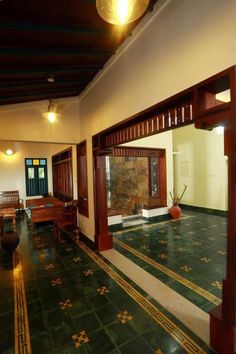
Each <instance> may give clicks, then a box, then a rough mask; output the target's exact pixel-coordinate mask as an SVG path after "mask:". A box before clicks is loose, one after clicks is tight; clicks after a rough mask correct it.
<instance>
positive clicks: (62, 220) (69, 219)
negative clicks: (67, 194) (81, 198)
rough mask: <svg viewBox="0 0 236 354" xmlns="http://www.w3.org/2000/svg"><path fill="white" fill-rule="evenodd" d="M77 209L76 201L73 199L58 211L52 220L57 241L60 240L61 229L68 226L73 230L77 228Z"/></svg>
mask: <svg viewBox="0 0 236 354" xmlns="http://www.w3.org/2000/svg"><path fill="white" fill-rule="evenodd" d="M77 209H78V202H77V200H74V201H73V202H69V203H67V204H66V206H65V207H63V208H62V209H60V210H59V211H58V213H57V218H56V219H55V220H54V233H55V236H56V237H57V239H58V241H59V242H60V240H61V229H64V228H65V229H66V228H70V229H72V231H74V230H75V229H76V228H77Z"/></svg>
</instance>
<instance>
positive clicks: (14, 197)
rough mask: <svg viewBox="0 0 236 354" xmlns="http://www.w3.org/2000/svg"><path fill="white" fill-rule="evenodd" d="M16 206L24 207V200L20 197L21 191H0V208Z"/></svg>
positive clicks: (18, 207) (15, 207)
mask: <svg viewBox="0 0 236 354" xmlns="http://www.w3.org/2000/svg"><path fill="white" fill-rule="evenodd" d="M2 208H4V209H5V208H14V209H19V210H20V211H21V210H22V209H23V200H22V199H20V196H19V191H1V192H0V209H2Z"/></svg>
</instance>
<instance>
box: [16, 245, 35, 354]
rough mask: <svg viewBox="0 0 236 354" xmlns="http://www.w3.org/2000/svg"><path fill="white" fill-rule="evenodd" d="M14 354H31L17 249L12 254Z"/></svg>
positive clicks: (22, 279)
mask: <svg viewBox="0 0 236 354" xmlns="http://www.w3.org/2000/svg"><path fill="white" fill-rule="evenodd" d="M13 281H14V327H15V354H32V350H31V342H30V331H29V321H28V312H27V304H26V296H25V287H24V277H23V270H22V263H21V258H20V251H19V247H18V248H17V250H15V251H14V253H13Z"/></svg>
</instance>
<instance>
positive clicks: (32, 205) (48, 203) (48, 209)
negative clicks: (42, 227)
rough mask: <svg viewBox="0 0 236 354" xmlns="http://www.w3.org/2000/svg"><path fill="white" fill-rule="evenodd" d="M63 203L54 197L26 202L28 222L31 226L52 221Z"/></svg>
mask: <svg viewBox="0 0 236 354" xmlns="http://www.w3.org/2000/svg"><path fill="white" fill-rule="evenodd" d="M63 206H64V203H63V202H62V201H60V200H58V199H56V198H54V197H43V198H37V199H28V200H26V207H27V208H29V209H30V221H31V224H32V225H33V224H34V223H37V222H43V221H54V220H55V219H56V218H57V213H58V210H60V209H61V208H62V207H63Z"/></svg>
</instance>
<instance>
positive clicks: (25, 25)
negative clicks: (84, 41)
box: [0, 21, 131, 36]
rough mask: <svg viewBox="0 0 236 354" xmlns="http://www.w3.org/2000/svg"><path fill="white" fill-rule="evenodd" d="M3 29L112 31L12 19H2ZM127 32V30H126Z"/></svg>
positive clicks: (95, 33)
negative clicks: (13, 20)
mask: <svg viewBox="0 0 236 354" xmlns="http://www.w3.org/2000/svg"><path fill="white" fill-rule="evenodd" d="M0 29H1V30H17V31H25V32H27V31H28V32H58V33H76V34H79V35H86V36H87V35H91V36H104V35H105V36H109V35H111V32H110V31H109V30H108V29H104V28H103V29H93V28H85V27H83V26H76V25H68V24H64V25H56V24H49V23H47V24H45V23H43V24H42V23H32V22H11V21H1V22H0ZM124 32H125V30H124ZM112 33H113V34H115V33H120V30H118V29H117V30H115V31H113V32H112ZM130 33H131V32H130V31H129V32H128V33H127V32H125V34H126V35H129V34H130Z"/></svg>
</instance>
